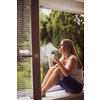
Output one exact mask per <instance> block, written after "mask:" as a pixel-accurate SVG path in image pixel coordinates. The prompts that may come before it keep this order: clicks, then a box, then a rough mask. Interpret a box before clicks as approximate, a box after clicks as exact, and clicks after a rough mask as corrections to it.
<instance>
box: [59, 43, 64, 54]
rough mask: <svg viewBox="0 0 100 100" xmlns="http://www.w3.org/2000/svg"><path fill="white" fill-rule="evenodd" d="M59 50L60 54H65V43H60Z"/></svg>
mask: <svg viewBox="0 0 100 100" xmlns="http://www.w3.org/2000/svg"><path fill="white" fill-rule="evenodd" d="M58 48H59V53H61V54H63V53H64V45H63V41H62V42H61V43H60V46H59V47H58Z"/></svg>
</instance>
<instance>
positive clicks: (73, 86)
mask: <svg viewBox="0 0 100 100" xmlns="http://www.w3.org/2000/svg"><path fill="white" fill-rule="evenodd" d="M58 84H59V85H60V86H61V87H62V88H63V89H64V90H66V91H68V92H71V93H80V92H81V91H82V89H83V85H82V84H81V83H79V82H78V81H77V80H75V79H74V78H72V77H71V76H68V77H65V76H63V77H62V78H61V79H60V80H59V82H58Z"/></svg>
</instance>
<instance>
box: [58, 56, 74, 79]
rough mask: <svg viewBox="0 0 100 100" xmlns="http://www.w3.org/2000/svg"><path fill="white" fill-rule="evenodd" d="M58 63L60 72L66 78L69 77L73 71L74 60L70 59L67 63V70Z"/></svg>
mask: <svg viewBox="0 0 100 100" xmlns="http://www.w3.org/2000/svg"><path fill="white" fill-rule="evenodd" d="M58 63H59V68H60V70H61V72H62V73H63V74H64V75H65V76H66V77H67V76H69V75H70V73H71V72H72V70H73V69H74V67H75V65H76V59H74V58H72V59H71V60H70V61H69V65H68V67H67V68H65V67H64V66H63V65H62V64H61V63H60V61H58Z"/></svg>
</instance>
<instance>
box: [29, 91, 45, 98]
mask: <svg viewBox="0 0 100 100" xmlns="http://www.w3.org/2000/svg"><path fill="white" fill-rule="evenodd" d="M29 97H30V99H34V96H33V94H32V95H29ZM41 97H45V93H42V92H41Z"/></svg>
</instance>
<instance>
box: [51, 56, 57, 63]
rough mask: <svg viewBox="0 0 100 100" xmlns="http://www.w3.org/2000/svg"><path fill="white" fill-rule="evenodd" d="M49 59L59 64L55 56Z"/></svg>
mask: <svg viewBox="0 0 100 100" xmlns="http://www.w3.org/2000/svg"><path fill="white" fill-rule="evenodd" d="M51 59H52V60H53V61H54V62H56V63H58V62H59V59H58V58H57V57H56V56H55V55H51Z"/></svg>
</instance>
